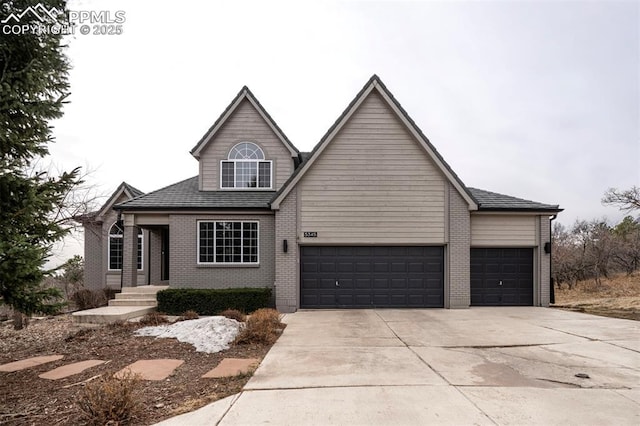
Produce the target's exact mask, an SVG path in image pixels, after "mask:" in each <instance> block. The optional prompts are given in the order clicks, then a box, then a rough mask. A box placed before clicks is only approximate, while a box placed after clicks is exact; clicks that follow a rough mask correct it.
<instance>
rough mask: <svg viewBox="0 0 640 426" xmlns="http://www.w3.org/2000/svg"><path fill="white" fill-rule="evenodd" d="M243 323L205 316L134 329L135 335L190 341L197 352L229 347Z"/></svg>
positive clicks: (214, 350) (217, 350) (218, 350)
mask: <svg viewBox="0 0 640 426" xmlns="http://www.w3.org/2000/svg"><path fill="white" fill-rule="evenodd" d="M242 327H244V324H242V323H239V322H238V321H236V320H233V319H229V318H225V317H207V318H200V319H195V320H188V321H180V322H176V323H174V324H169V325H158V326H154V327H144V328H140V329H138V330H136V332H135V334H136V335H137V336H152V337H153V336H155V337H158V338H175V339H178V341H180V342H186V343H190V344H192V345H193V346H195V348H196V351H197V352H206V353H210V354H212V353H216V352H220V351H222V350H225V349H229V343H231V342H232V341H233V340H234V339H235V338H236V336H237V335H238V333H239V332H240V329H241V328H242Z"/></svg>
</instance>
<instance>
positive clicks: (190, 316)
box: [178, 310, 200, 321]
mask: <svg viewBox="0 0 640 426" xmlns="http://www.w3.org/2000/svg"><path fill="white" fill-rule="evenodd" d="M198 318H200V315H198V313H197V312H196V311H192V310H188V311H184V312H183V313H182V315H180V317H179V318H178V321H188V320H194V319H198Z"/></svg>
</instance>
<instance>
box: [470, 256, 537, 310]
mask: <svg viewBox="0 0 640 426" xmlns="http://www.w3.org/2000/svg"><path fill="white" fill-rule="evenodd" d="M471 305H472V306H532V305H533V249H532V248H472V249H471Z"/></svg>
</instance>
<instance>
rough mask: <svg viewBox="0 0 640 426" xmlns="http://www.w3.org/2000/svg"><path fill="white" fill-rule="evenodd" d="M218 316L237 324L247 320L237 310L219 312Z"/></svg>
mask: <svg viewBox="0 0 640 426" xmlns="http://www.w3.org/2000/svg"><path fill="white" fill-rule="evenodd" d="M220 315H222V316H223V317H227V318H229V319H233V320H236V321H238V322H244V321H245V320H246V319H247V316H246V315H245V314H243V313H242V312H240V311H239V310H237V309H225V310H224V311H222V312H220Z"/></svg>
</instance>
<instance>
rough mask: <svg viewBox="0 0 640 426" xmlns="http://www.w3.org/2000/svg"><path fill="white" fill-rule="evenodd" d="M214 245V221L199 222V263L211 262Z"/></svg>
mask: <svg viewBox="0 0 640 426" xmlns="http://www.w3.org/2000/svg"><path fill="white" fill-rule="evenodd" d="M213 247H214V223H213V222H200V247H199V250H198V251H199V259H200V263H212V262H213Z"/></svg>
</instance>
